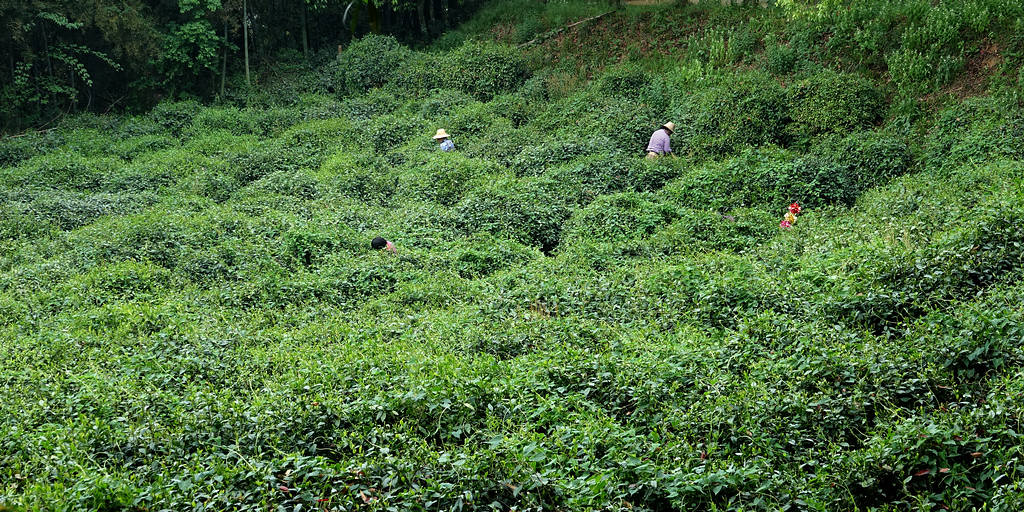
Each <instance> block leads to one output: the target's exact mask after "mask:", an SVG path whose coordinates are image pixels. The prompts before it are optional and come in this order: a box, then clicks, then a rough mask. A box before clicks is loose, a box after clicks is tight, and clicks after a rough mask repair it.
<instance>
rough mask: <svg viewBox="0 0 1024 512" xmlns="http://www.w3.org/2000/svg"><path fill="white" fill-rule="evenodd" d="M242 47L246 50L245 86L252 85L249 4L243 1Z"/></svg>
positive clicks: (246, 0)
mask: <svg viewBox="0 0 1024 512" xmlns="http://www.w3.org/2000/svg"><path fill="white" fill-rule="evenodd" d="M242 39H243V40H244V42H243V43H242V46H243V47H244V48H245V50H244V51H245V84H246V85H252V81H251V80H250V79H249V2H248V0H242Z"/></svg>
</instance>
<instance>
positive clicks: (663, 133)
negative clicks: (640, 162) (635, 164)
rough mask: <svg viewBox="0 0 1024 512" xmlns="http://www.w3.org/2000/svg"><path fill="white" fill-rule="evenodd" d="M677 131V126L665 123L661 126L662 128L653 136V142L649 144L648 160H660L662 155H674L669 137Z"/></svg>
mask: <svg viewBox="0 0 1024 512" xmlns="http://www.w3.org/2000/svg"><path fill="white" fill-rule="evenodd" d="M675 129H676V125H675V124H673V123H665V124H663V125H661V128H659V129H658V131H656V132H654V134H652V135H651V141H650V142H648V143H647V158H658V157H659V156H662V155H671V154H672V146H671V144H670V143H669V137H670V136H671V135H672V132H673V131H675Z"/></svg>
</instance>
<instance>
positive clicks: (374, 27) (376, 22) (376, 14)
mask: <svg viewBox="0 0 1024 512" xmlns="http://www.w3.org/2000/svg"><path fill="white" fill-rule="evenodd" d="M366 16H367V17H368V18H369V19H370V31H371V32H373V33H374V34H380V11H379V10H378V9H377V6H376V5H374V4H373V2H368V3H367V4H366Z"/></svg>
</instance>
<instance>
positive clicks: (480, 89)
mask: <svg viewBox="0 0 1024 512" xmlns="http://www.w3.org/2000/svg"><path fill="white" fill-rule="evenodd" d="M439 64H440V66H441V70H442V78H441V83H442V84H443V85H444V86H445V87H449V88H452V89H458V90H461V91H463V92H466V93H469V94H472V95H473V96H475V97H476V98H477V99H480V100H482V101H487V100H490V99H491V98H493V97H494V96H496V95H498V94H501V93H504V92H509V91H512V90H514V89H516V88H517V87H519V86H520V85H522V83H523V82H524V81H525V80H526V79H527V78H529V70H528V69H527V67H526V60H525V59H524V58H523V56H522V54H521V53H520V52H518V51H516V50H515V49H513V48H511V47H508V46H502V45H498V44H494V43H486V42H467V43H465V44H463V45H462V46H460V47H458V48H456V49H455V50H452V51H451V52H450V53H449V55H448V58H447V59H445V60H443V61H441V62H440V63H439Z"/></svg>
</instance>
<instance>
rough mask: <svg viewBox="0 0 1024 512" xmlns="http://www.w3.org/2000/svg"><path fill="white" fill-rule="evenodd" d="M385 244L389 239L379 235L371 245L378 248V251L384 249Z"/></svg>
mask: <svg viewBox="0 0 1024 512" xmlns="http://www.w3.org/2000/svg"><path fill="white" fill-rule="evenodd" d="M385 245H388V241H387V240H384V239H383V238H381V237H379V236H378V237H377V238H374V239H373V241H372V242H370V247H373V248H374V249H376V250H378V251H379V250H381V249H383V248H384V246H385Z"/></svg>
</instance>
